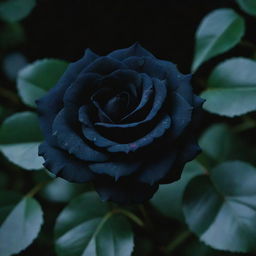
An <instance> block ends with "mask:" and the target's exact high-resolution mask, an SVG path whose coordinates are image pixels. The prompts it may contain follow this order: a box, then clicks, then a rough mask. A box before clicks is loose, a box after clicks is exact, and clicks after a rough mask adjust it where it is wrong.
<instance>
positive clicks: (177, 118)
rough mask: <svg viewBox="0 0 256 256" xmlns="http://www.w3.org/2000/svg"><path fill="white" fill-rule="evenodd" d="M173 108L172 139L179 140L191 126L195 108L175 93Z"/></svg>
mask: <svg viewBox="0 0 256 256" xmlns="http://www.w3.org/2000/svg"><path fill="white" fill-rule="evenodd" d="M171 103H172V106H171V118H172V135H171V136H172V139H175V138H177V137H178V136H179V135H180V134H181V133H182V132H183V131H184V129H185V128H186V127H187V126H188V125H189V123H190V121H191V117H192V111H193V107H192V106H191V105H190V104H189V103H188V102H187V101H186V100H185V99H184V98H183V97H182V96H180V95H179V94H177V93H173V97H172V102H171Z"/></svg>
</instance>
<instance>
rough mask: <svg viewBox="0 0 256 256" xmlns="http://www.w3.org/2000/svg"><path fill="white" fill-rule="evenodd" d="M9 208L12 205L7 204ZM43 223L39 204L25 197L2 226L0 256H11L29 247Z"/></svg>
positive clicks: (0, 229)
mask: <svg viewBox="0 0 256 256" xmlns="http://www.w3.org/2000/svg"><path fill="white" fill-rule="evenodd" d="M0 203H1V202H0ZM6 203H9V202H6ZM10 204H11V203H10ZM1 206H2V205H0V209H2V207H1ZM7 207H10V205H8V204H7ZM42 223H43V212H42V209H41V207H40V205H39V204H38V202H37V201H36V200H35V199H33V198H30V197H24V198H23V199H22V200H21V201H20V202H19V203H18V204H17V205H16V206H15V207H14V208H13V209H12V210H11V211H10V212H9V213H8V215H7V216H6V218H5V219H4V221H3V222H2V224H1V226H0V255H1V256H9V255H12V254H16V253H19V252H20V251H22V250H24V249H25V248H26V247H28V246H29V245H30V244H31V243H32V242H33V240H34V239H35V238H36V237H37V236H38V233H39V231H40V229H41V225H42Z"/></svg>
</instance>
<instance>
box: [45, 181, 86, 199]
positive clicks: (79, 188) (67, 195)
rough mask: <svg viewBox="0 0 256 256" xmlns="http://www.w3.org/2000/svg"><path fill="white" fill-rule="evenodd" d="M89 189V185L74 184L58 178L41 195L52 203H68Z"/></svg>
mask: <svg viewBox="0 0 256 256" xmlns="http://www.w3.org/2000/svg"><path fill="white" fill-rule="evenodd" d="M89 187H90V186H89V184H85V185H84V184H74V183H70V182H67V181H65V180H63V179H61V178H56V179H54V180H53V181H52V182H51V183H49V184H48V185H47V186H46V187H45V188H44V189H43V190H42V192H41V195H42V196H43V197H44V198H46V199H47V200H49V201H52V202H68V201H70V200H71V199H72V198H74V197H75V196H77V195H79V194H81V193H82V192H85V191H86V189H87V190H88V189H89Z"/></svg>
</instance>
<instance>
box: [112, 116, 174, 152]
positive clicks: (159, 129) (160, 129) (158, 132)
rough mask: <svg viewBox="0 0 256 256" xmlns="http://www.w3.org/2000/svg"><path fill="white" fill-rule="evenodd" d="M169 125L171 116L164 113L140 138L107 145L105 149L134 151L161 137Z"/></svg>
mask: <svg viewBox="0 0 256 256" xmlns="http://www.w3.org/2000/svg"><path fill="white" fill-rule="evenodd" d="M170 126H171V118H170V117H169V116H168V115H166V116H164V117H163V118H162V119H161V120H160V121H159V123H157V125H156V126H155V128H153V130H152V131H150V132H149V133H148V134H146V135H145V136H143V137H142V138H141V139H138V140H136V141H133V142H131V143H127V144H119V143H117V144H116V145H113V146H109V147H108V148H107V149H108V151H109V152H125V153H129V152H134V151H136V150H138V149H140V148H142V147H145V146H148V145H150V144H151V143H152V142H153V141H154V140H155V139H157V138H160V137H162V136H163V135H164V134H165V132H166V130H167V129H168V128H170Z"/></svg>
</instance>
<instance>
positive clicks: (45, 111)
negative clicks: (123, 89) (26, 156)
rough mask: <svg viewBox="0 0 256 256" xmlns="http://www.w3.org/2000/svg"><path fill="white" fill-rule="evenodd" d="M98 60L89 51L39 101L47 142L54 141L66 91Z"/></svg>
mask: <svg viewBox="0 0 256 256" xmlns="http://www.w3.org/2000/svg"><path fill="white" fill-rule="evenodd" d="M97 58H98V55H96V54H95V53H93V52H92V51H91V50H89V49H87V50H86V51H85V55H84V57H83V58H81V59H80V60H78V61H76V62H74V63H71V64H70V65H69V66H68V68H67V69H66V71H65V73H64V74H63V76H62V77H61V78H60V80H59V81H58V83H57V84H56V85H55V87H53V88H52V89H51V90H50V91H49V92H48V93H47V94H46V95H45V96H44V97H43V98H41V99H39V100H38V101H37V105H38V113H39V119H40V126H41V129H42V131H43V134H44V136H45V137H46V139H47V140H49V141H50V140H51V141H52V133H51V126H52V123H53V120H54V118H55V116H56V115H57V113H58V112H59V111H60V109H61V108H62V106H63V96H64V93H65V91H66V89H67V88H68V87H69V86H70V85H71V83H72V82H73V81H74V80H75V79H76V78H77V76H78V75H79V73H80V72H81V71H82V70H83V69H84V68H85V67H86V66H88V65H89V64H90V63H91V62H93V61H94V60H95V59H97Z"/></svg>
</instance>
